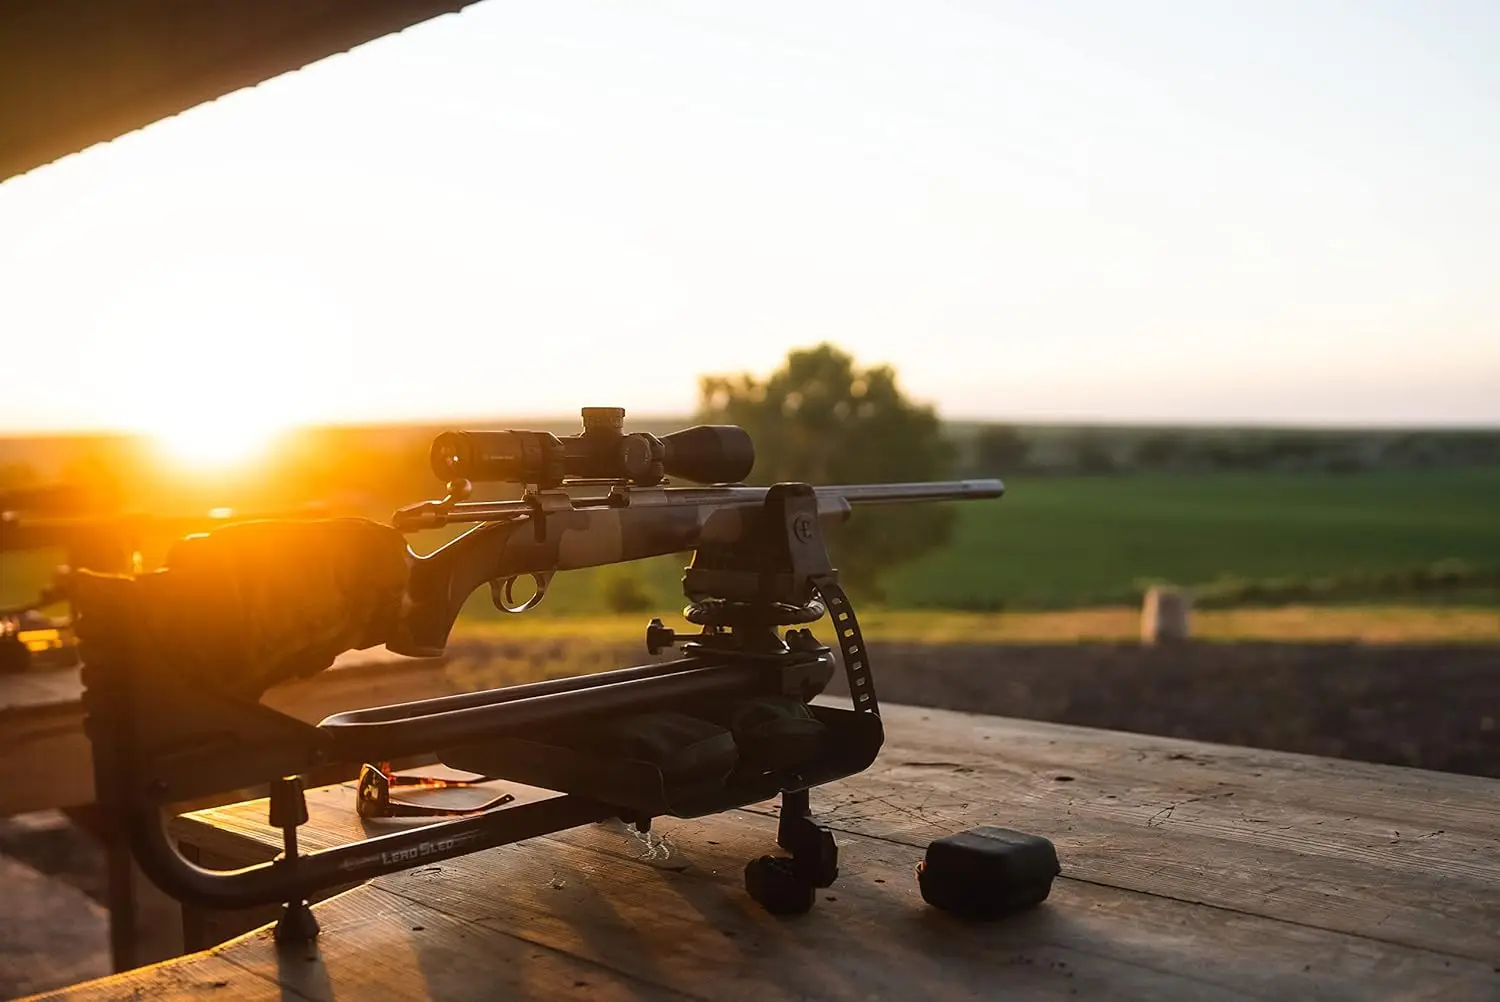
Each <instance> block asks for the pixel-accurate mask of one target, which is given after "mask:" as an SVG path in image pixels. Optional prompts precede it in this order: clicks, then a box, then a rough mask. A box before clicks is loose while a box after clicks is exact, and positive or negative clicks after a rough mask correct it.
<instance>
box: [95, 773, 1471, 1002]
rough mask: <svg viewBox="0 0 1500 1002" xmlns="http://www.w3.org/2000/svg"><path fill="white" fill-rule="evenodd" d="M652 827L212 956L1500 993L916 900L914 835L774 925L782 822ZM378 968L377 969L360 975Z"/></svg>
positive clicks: (1173, 931) (1041, 988) (734, 977)
mask: <svg viewBox="0 0 1500 1002" xmlns="http://www.w3.org/2000/svg"><path fill="white" fill-rule="evenodd" d="M319 800H320V805H319V806H318V807H317V808H315V810H316V811H317V813H318V814H319V815H323V814H324V813H326V812H327V811H328V810H329V806H328V805H329V804H331V798H328V797H327V796H326V791H325V793H324V795H321V796H320V797H319ZM342 806H343V808H344V809H343V810H342V811H340V812H339V813H338V815H337V817H334V818H329V821H330V824H329V825H327V826H326V827H329V828H338V827H344V826H345V825H347V821H346V820H344V819H345V818H346V817H347V815H348V814H352V810H350V809H349V807H350V801H349V800H348V799H347V795H346V797H345V799H344V804H343V805H342ZM320 821H321V818H320ZM318 827H320V828H323V827H325V826H324V825H322V824H321V823H320V824H318ZM658 828H659V830H660V831H661V832H662V833H663V834H664V837H665V839H666V841H667V843H668V844H669V845H670V846H671V849H672V853H671V855H670V856H669V858H668V861H667V864H666V865H665V866H652V865H649V864H647V863H643V862H641V861H640V859H639V857H640V856H641V855H642V853H643V850H644V846H643V844H642V843H641V842H640V841H638V840H637V839H635V838H633V837H632V836H630V835H628V834H625V833H622V832H620V831H618V830H614V829H610V828H607V827H605V826H587V827H584V828H580V829H575V830H573V831H571V832H566V833H560V834H558V835H555V836H549V837H547V838H543V839H537V840H533V841H531V842H528V843H526V844H523V845H517V846H508V847H504V848H501V849H497V850H491V851H489V852H485V853H478V854H474V855H471V856H466V857H461V858H459V859H456V860H450V861H448V862H445V863H442V864H437V865H434V866H428V867H421V868H418V869H416V870H412V871H407V872H404V873H399V874H392V875H390V876H388V877H383V878H381V879H380V880H378V881H376V882H375V883H374V886H371V887H366V888H360V889H358V890H356V891H353V892H350V893H348V894H345V895H342V896H340V897H339V898H336V899H334V900H333V901H330V902H328V903H326V904H324V905H321V906H319V913H320V916H321V917H322V920H323V926H324V934H323V936H322V937H321V939H320V941H319V943H318V945H317V947H316V949H315V950H313V951H309V952H308V953H305V954H301V955H300V957H301V958H302V959H298V958H297V957H292V958H291V959H288V957H287V956H286V955H282V956H280V957H278V956H276V955H275V954H274V951H273V950H272V949H271V948H270V945H269V944H268V943H267V942H266V941H265V937H264V935H262V936H260V937H258V938H256V937H252V938H250V939H247V940H242V941H240V942H238V943H235V944H231V945H229V946H226V947H224V948H222V949H221V950H220V951H219V952H218V956H220V957H223V958H226V959H228V960H230V961H232V962H234V963H236V964H239V965H241V966H244V967H246V969H249V970H254V971H257V972H258V973H262V974H264V975H265V976H266V977H268V978H270V977H276V978H278V979H279V981H280V983H281V984H282V985H284V986H286V987H288V988H290V989H292V990H293V991H295V992H296V993H297V994H298V995H302V996H307V997H313V998H324V997H332V996H334V995H344V996H348V995H349V994H350V993H354V995H355V996H356V997H359V998H370V999H385V998H392V999H394V998H434V999H436V998H444V999H460V998H485V997H494V996H495V995H497V994H499V988H498V987H497V985H496V976H497V974H498V973H500V971H501V969H502V968H504V969H507V970H508V969H509V968H510V967H513V966H515V963H516V952H515V951H524V950H525V949H527V948H530V949H533V950H536V951H538V955H537V956H535V957H532V958H531V961H532V963H534V964H537V965H539V969H540V968H542V967H546V964H544V963H543V960H544V959H546V958H553V960H552V961H548V962H549V963H551V962H555V960H556V958H568V959H569V961H570V962H571V963H575V964H584V965H588V966H589V968H591V969H592V970H594V971H595V972H597V973H596V974H594V975H593V976H590V975H589V974H581V975H579V978H580V979H582V980H585V981H588V982H589V987H590V988H592V989H594V990H598V989H599V988H600V987H601V985H602V984H606V983H607V984H614V983H615V982H616V980H617V979H621V978H623V979H624V980H625V982H626V984H627V985H636V986H645V985H650V986H655V987H653V990H652V991H650V992H646V993H645V994H647V995H648V996H650V997H657V996H658V995H664V994H666V993H665V992H661V991H659V990H657V989H658V988H667V989H673V990H676V991H678V992H681V993H683V994H684V995H689V996H693V997H699V998H714V999H720V998H723V999H738V998H744V999H771V1000H776V999H797V998H827V999H842V998H850V999H855V998H900V999H907V998H930V999H938V1000H947V999H977V998H992V997H994V996H995V994H996V993H997V992H1003V993H1004V994H1005V995H1006V996H1007V997H1017V998H1037V999H1062V998H1070V997H1085V998H1087V997H1100V996H1102V997H1110V998H1152V999H1179V998H1181V999H1245V998H1261V999H1281V998H1300V999H1338V1000H1345V999H1347V1000H1355V999H1367V998H1371V997H1379V996H1381V995H1384V996H1385V997H1400V998H1404V999H1439V998H1441V999H1488V998H1493V997H1494V996H1495V993H1497V992H1500V974H1497V973H1496V972H1495V971H1494V970H1493V968H1492V967H1491V966H1490V965H1487V964H1482V963H1479V962H1476V961H1471V960H1463V959H1456V958H1451V957H1445V956H1441V955H1438V954H1434V953H1431V952H1428V951H1423V950H1417V949H1411V948H1406V947H1400V946H1392V945H1387V944H1382V943H1377V942H1374V941H1371V940H1368V939H1365V938H1362V937H1357V936H1348V935H1343V934H1339V933H1332V932H1326V931H1323V930H1318V929H1313V928H1309V927H1307V926H1304V925H1297V924H1292V923H1285V922H1278V921H1274V920H1270V919H1265V918H1260V917H1257V916H1253V915H1246V914H1243V913H1239V912H1235V911H1231V910H1226V909H1218V908H1210V907H1205V906H1201V905H1191V904H1184V903H1181V902H1176V901H1172V900H1169V899H1165V898H1160V897H1155V896H1152V895H1146V894H1136V893H1130V892H1122V891H1119V890H1115V889H1112V888H1106V887H1101V886H1096V885H1091V884H1088V883H1085V882H1079V881H1072V880H1060V881H1059V882H1058V884H1057V886H1056V889H1055V891H1054V895H1053V897H1052V899H1051V900H1050V901H1049V902H1048V903H1047V904H1046V905H1045V906H1043V907H1042V908H1041V909H1038V910H1037V911H1035V912H1033V913H1030V914H1028V915H1025V916H1020V917H1017V918H1016V919H1013V920H1010V921H1007V922H1004V923H997V924H992V925H967V924H964V923H960V922H957V921H954V920H952V919H950V918H948V917H947V916H944V915H942V914H941V913H938V912H936V911H934V910H933V909H931V908H928V907H927V906H926V905H925V904H924V903H923V902H922V901H921V899H920V896H919V894H918V892H917V889H916V887H915V882H914V880H913V875H912V867H913V865H914V864H915V862H916V861H917V859H919V858H920V856H921V852H920V850H919V849H917V848H916V847H912V846H907V845H903V844H899V843H892V842H888V841H885V840H881V839H875V838H868V837H863V836H845V837H844V839H843V842H844V850H843V859H842V870H843V872H842V874H841V876H840V880H839V882H838V884H836V885H835V886H834V887H833V888H830V889H829V890H828V891H826V892H824V893H823V894H822V900H821V901H820V902H819V903H818V906H817V908H816V909H815V911H814V912H813V914H811V915H809V916H806V917H804V918H801V919H796V920H792V921H786V920H777V919H774V918H772V917H770V916H768V915H766V914H765V913H763V912H762V911H761V910H760V909H759V908H758V907H757V906H755V905H754V904H753V903H752V902H751V901H750V900H749V898H748V897H747V896H746V895H745V893H744V891H743V889H742V886H741V876H740V874H741V868H742V866H743V864H744V862H745V861H746V860H747V859H749V858H753V857H754V856H755V855H758V854H760V853H762V852H765V851H769V850H771V849H773V843H774V838H775V824H774V821H773V820H772V819H770V818H769V817H765V816H760V815H754V814H748V813H744V812H731V813H729V814H725V815H719V816H715V817H710V818H705V819H699V820H694V821H672V820H668V819H663V820H661V821H659V822H658ZM377 920H378V921H377ZM480 931H483V932H488V933H493V934H495V935H497V936H505V937H511V938H514V939H516V940H518V941H520V943H518V944H512V945H510V947H509V952H508V951H501V952H499V953H494V952H491V953H490V954H489V955H490V956H491V957H492V958H495V959H493V961H492V963H493V964H494V965H495V966H494V967H486V966H484V964H483V963H480V962H478V961H476V960H475V958H474V956H472V954H474V953H476V952H479V951H485V950H489V951H493V950H494V947H493V945H492V944H491V943H490V942H489V941H488V940H485V941H483V942H482V943H472V944H471V943H470V941H469V938H468V937H472V936H475V935H479V933H480ZM433 937H435V938H436V939H438V940H439V941H440V943H439V945H437V946H434V945H433V943H431V942H429V939H430V938H433ZM521 944H526V945H521ZM308 956H313V957H316V958H317V959H316V960H306V959H305V958H306V957H308ZM455 958H457V959H455ZM387 964H390V965H392V966H391V967H389V968H388V967H387ZM371 965H374V966H375V967H376V968H377V975H378V976H370V975H368V974H367V972H364V971H363V970H361V969H362V968H364V967H368V966H371ZM609 972H616V973H609ZM600 978H603V979H605V980H604V981H602V982H601V981H600V980H599V979H600ZM434 979H436V980H434ZM538 979H540V980H538ZM501 984H502V985H504V986H505V987H506V988H512V987H514V988H517V989H520V990H521V994H519V996H518V997H535V998H550V997H559V994H558V988H559V987H562V988H567V987H568V984H567V983H561V984H560V983H559V982H558V981H557V979H555V978H551V977H550V976H549V977H548V978H543V977H542V975H541V974H534V975H529V976H528V979H527V980H526V981H525V982H524V984H523V985H514V983H513V982H501ZM563 994H566V992H564V993H563ZM79 997H80V998H89V997H90V996H87V995H80V996H79ZM160 997H163V998H176V997H180V996H178V995H170V994H168V995H162V996H160Z"/></svg>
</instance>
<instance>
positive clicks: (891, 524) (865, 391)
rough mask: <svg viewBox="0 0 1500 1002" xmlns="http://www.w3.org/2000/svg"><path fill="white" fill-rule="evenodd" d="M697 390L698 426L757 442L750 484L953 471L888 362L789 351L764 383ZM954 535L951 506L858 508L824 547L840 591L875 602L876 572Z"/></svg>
mask: <svg viewBox="0 0 1500 1002" xmlns="http://www.w3.org/2000/svg"><path fill="white" fill-rule="evenodd" d="M699 393H700V398H699V413H698V419H699V420H701V421H706V422H710V423H715V424H736V425H739V426H740V427H742V428H744V429H745V430H746V431H748V432H749V433H750V436H751V438H753V439H754V440H755V468H754V470H753V471H752V475H751V478H750V480H751V482H753V483H759V484H772V483H776V482H778V481H788V480H794V481H803V482H806V483H811V484H841V483H842V484H849V483H879V482H882V481H903V480H939V479H942V478H944V477H947V476H949V475H951V474H950V471H951V468H952V465H953V460H954V449H953V446H952V444H951V443H950V442H949V441H948V439H947V438H946V437H945V436H944V434H943V428H942V424H941V422H940V421H939V420H938V417H937V414H936V412H935V411H934V410H933V409H932V408H931V407H926V406H922V405H919V404H917V403H914V402H912V401H910V400H908V399H907V398H906V396H905V395H904V394H903V393H902V392H901V389H900V387H899V386H898V385H897V383H896V373H895V370H894V369H892V368H891V367H890V366H875V367H873V368H865V369H861V368H858V367H857V366H856V365H855V362H854V359H853V357H852V356H850V355H848V354H846V353H845V352H843V351H841V350H840V349H838V348H836V347H834V346H833V345H831V344H826V343H825V344H820V345H818V346H816V347H813V348H804V349H798V350H794V351H792V352H791V353H790V354H789V355H788V356H787V358H786V361H785V362H784V363H783V364H782V366H781V368H779V369H777V370H776V371H775V372H773V373H772V374H771V375H770V376H769V377H767V378H765V379H759V378H757V377H755V376H753V375H750V374H748V373H741V374H739V375H709V376H704V377H702V379H701V380H700V381H699ZM952 531H953V511H952V509H951V506H949V505H940V504H918V505H893V506H891V507H881V508H867V509H863V510H860V511H858V512H857V513H856V514H855V516H854V517H853V518H852V519H850V521H849V522H848V523H847V524H845V525H843V526H841V527H839V529H838V530H837V531H836V532H833V533H830V534H829V540H828V542H829V550H830V552H831V553H832V554H833V558H834V562H835V565H836V566H837V567H838V568H839V579H840V581H841V582H842V583H843V585H844V587H845V588H846V589H847V590H848V591H849V592H850V594H852V595H855V596H857V597H863V598H869V599H873V600H877V601H878V600H880V599H881V598H883V597H884V591H883V588H882V587H881V578H882V576H883V575H884V574H886V573H887V572H889V571H890V570H891V569H892V568H894V567H896V566H898V565H900V564H902V563H905V562H907V561H910V560H913V559H915V558H916V557H918V556H921V555H922V554H923V553H926V552H927V551H929V550H931V549H934V548H936V547H939V546H942V545H944V544H945V543H947V542H948V540H949V539H950V538H951V535H952Z"/></svg>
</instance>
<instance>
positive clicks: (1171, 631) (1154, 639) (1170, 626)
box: [1141, 587, 1193, 644]
mask: <svg viewBox="0 0 1500 1002" xmlns="http://www.w3.org/2000/svg"><path fill="white" fill-rule="evenodd" d="M1192 607H1193V597H1192V595H1190V594H1189V593H1188V592H1185V591H1182V590H1179V589H1177V588H1160V587H1156V588H1151V589H1149V590H1148V591H1147V592H1146V600H1145V602H1144V603H1143V604H1142V605H1141V643H1143V644H1160V643H1173V642H1176V641H1182V640H1187V639H1188V638H1189V637H1190V636H1192V631H1191V628H1190V626H1189V622H1188V620H1189V618H1190V617H1189V613H1191V612H1192Z"/></svg>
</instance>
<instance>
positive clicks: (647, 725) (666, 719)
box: [593, 712, 739, 785]
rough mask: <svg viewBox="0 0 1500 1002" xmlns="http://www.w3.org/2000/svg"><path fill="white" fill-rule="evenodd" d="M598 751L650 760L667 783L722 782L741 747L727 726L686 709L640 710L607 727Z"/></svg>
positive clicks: (597, 747)
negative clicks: (692, 714)
mask: <svg viewBox="0 0 1500 1002" xmlns="http://www.w3.org/2000/svg"><path fill="white" fill-rule="evenodd" d="M593 746H594V749H595V751H596V752H597V753H602V754H607V755H616V756H619V757H621V758H629V759H636V760H637V761H641V762H649V763H651V764H652V765H654V766H656V767H657V768H658V769H660V770H661V773H662V777H663V778H664V779H666V781H667V782H668V783H669V784H673V785H676V784H683V783H695V782H703V781H711V782H713V781H717V782H722V781H723V780H724V778H725V777H726V776H728V775H729V774H730V773H731V772H733V771H734V767H735V765H736V764H737V762H738V761H739V752H738V749H736V747H735V744H734V736H733V735H732V734H730V733H729V731H728V730H726V729H725V728H723V727H720V726H718V725H717V724H712V723H709V722H708V721H707V720H700V719H698V718H697V717H690V716H687V715H686V714H682V713H666V712H663V713H641V714H637V715H636V716H633V717H627V718H626V719H624V720H622V721H619V722H617V723H614V724H611V725H609V726H608V727H606V728H605V729H604V732H603V734H601V735H600V737H599V738H598V739H596V740H595V741H594V742H593Z"/></svg>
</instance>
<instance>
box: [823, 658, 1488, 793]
mask: <svg viewBox="0 0 1500 1002" xmlns="http://www.w3.org/2000/svg"><path fill="white" fill-rule="evenodd" d="M870 653H871V661H872V665H873V668H874V673H875V682H876V689H877V693H878V695H879V696H880V698H881V699H884V700H889V701H891V702H893V703H912V704H916V705H921V706H933V707H939V708H943V709H954V710H967V711H970V712H975V713H989V714H996V715H999V716H1012V717H1025V718H1029V719H1035V720H1047V721H1052V722H1055V723H1065V724H1078V725H1081V726H1086V727H1103V728H1109V729H1113V730H1125V731H1135V732H1139V733H1143V734H1160V735H1165V736H1168V737H1180V738H1190V739H1193V740H1198V741H1213V742H1219V743H1223V744H1233V745H1247V746H1250V747H1255V748H1267V749H1275V750H1278V751H1291V752H1304V753H1307V754H1312V755H1326V756H1330V757H1334V758H1349V759H1356V760H1359V761H1363V762H1379V763H1383V764H1387V765H1402V766H1412V767H1416V768H1421V769H1434V770H1438V771H1442V772H1456V773H1465V774H1469V775H1476V776H1489V777H1495V778H1500V645H1495V644H1474V645H1458V644H1444V645H1422V646H1411V645H1399V644H1372V645H1363V644H1275V643H1235V644H1216V643H1185V644H1178V645H1172V646H1162V647H1143V646H1141V645H1139V644H1081V645H1066V646H1063V645H1034V646H1006V647H995V646H990V645H962V644H952V645H942V646H916V645H884V646H881V645H871V652H870ZM836 688H838V689H839V690H840V691H842V686H841V685H836Z"/></svg>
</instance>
